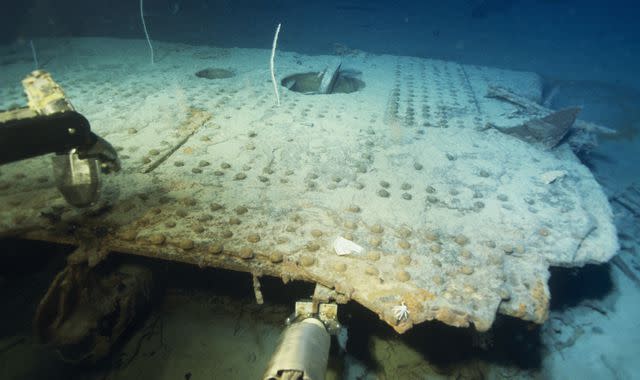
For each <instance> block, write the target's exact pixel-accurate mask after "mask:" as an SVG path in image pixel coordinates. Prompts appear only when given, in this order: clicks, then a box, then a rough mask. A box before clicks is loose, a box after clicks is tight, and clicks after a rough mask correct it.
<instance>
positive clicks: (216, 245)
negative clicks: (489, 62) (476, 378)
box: [0, 40, 617, 332]
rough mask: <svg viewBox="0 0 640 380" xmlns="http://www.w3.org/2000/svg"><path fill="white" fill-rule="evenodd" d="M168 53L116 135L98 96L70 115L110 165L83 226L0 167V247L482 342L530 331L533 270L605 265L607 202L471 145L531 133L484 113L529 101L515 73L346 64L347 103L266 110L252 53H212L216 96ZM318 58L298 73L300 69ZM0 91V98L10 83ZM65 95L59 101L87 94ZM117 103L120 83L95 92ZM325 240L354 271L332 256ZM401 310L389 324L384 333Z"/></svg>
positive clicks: (593, 189) (420, 63) (488, 147)
mask: <svg viewBox="0 0 640 380" xmlns="http://www.w3.org/2000/svg"><path fill="white" fill-rule="evenodd" d="M79 43H80V42H78V41H76V40H70V42H69V44H70V45H69V48H70V49H73V48H75V47H74V46H76V45H77V44H79ZM117 43H121V44H125V43H127V42H126V41H119V42H113V44H117ZM184 49H187V48H186V47H185V48H183V49H181V50H180V51H179V52H172V51H170V50H169V51H168V53H167V56H166V57H165V58H164V61H163V63H160V62H158V64H159V65H162V64H166V65H168V66H167V67H166V70H167V72H171V75H176V76H179V77H181V78H184V82H181V83H180V85H176V86H174V87H171V86H164V87H160V88H158V86H157V85H156V84H155V82H154V81H157V80H158V79H157V76H155V73H154V75H149V76H148V77H146V76H144V75H142V76H141V75H137V76H135V81H136V82H135V85H134V87H135V88H140V87H141V86H142V87H144V85H146V86H150V88H155V89H157V91H156V93H155V96H146V95H144V96H143V95H139V96H140V101H138V102H131V101H130V99H128V98H127V97H118V96H114V97H113V101H112V104H111V106H112V107H113V109H117V110H119V112H120V113H121V118H118V119H114V118H113V115H110V114H105V113H104V112H103V110H104V107H103V105H101V104H99V103H98V101H99V100H100V97H98V96H96V97H85V98H78V99H74V101H75V103H76V104H78V107H79V108H82V109H84V110H86V112H84V113H85V114H86V116H87V118H89V120H90V121H91V123H92V125H93V126H95V128H96V130H97V131H98V132H100V133H102V134H105V135H108V137H109V139H110V141H111V142H112V143H113V145H114V146H116V147H117V148H118V149H119V154H120V155H121V158H122V161H123V165H122V166H123V172H122V173H121V174H119V175H117V176H114V177H113V178H109V180H108V181H105V183H104V188H103V194H102V198H103V203H102V204H100V205H99V206H100V207H99V208H98V209H97V210H78V209H74V208H71V207H69V206H68V205H66V204H65V202H64V200H63V199H62V198H61V197H60V195H59V194H58V193H57V192H56V190H55V186H54V184H53V183H52V181H51V179H50V177H49V175H50V166H49V163H48V161H47V160H40V159H34V160H29V161H24V162H18V163H15V164H10V165H6V166H3V167H2V168H0V204H1V205H2V206H0V234H1V235H11V234H13V235H17V236H21V237H24V238H30V239H41V240H46V241H51V242H60V243H66V244H74V245H84V244H86V243H87V242H97V243H99V244H98V245H99V246H100V247H101V248H103V249H106V250H112V251H117V252H126V253H130V254H134V255H142V256H148V257H152V258H154V259H161V260H170V261H179V262H186V263H191V264H194V265H199V266H210V267H218V268H225V269H231V270H239V271H245V272H249V273H252V274H253V276H254V277H255V278H258V277H260V276H264V275H270V276H276V277H280V278H282V279H283V281H290V280H303V281H308V282H313V283H317V284H320V285H323V286H324V287H326V288H328V289H332V291H334V292H335V293H336V294H340V295H341V298H340V299H342V300H344V301H346V300H348V299H352V300H354V301H356V302H358V303H360V304H362V305H363V306H365V307H366V308H368V309H370V310H372V311H373V312H374V313H377V314H378V315H379V316H380V318H381V319H383V320H384V321H386V322H387V323H388V324H389V325H390V326H392V327H393V328H394V329H395V330H396V331H398V332H404V331H406V330H408V329H410V328H411V327H412V326H413V325H414V324H418V323H421V322H424V321H429V320H439V321H442V322H444V323H446V324H449V325H452V326H469V325H473V326H474V327H475V328H476V329H477V330H480V331H486V330H488V329H489V328H490V327H491V325H492V323H493V321H494V319H495V316H496V313H502V314H506V315H511V316H514V317H517V318H521V319H524V320H528V321H533V322H536V323H542V322H544V320H545V319H546V317H547V314H548V310H549V296H550V295H549V289H548V286H547V280H548V277H549V271H548V268H549V266H552V265H559V266H580V265H584V264H585V263H595V262H604V261H607V260H609V258H610V257H611V256H612V255H613V254H614V253H615V252H616V249H617V240H616V231H615V228H614V226H613V223H612V220H611V210H610V208H609V204H608V202H607V198H606V197H605V195H604V194H603V192H602V190H601V189H600V186H599V185H598V184H597V182H596V181H595V180H594V179H593V176H592V175H591V173H590V172H589V170H588V169H587V168H586V167H584V166H583V165H582V164H581V163H580V162H579V160H578V159H577V158H576V157H575V155H574V154H573V152H572V151H571V149H570V148H569V147H568V146H567V144H563V143H561V144H560V145H558V146H556V147H555V148H554V149H552V150H545V149H540V148H539V147H537V146H534V145H531V144H528V143H526V142H522V141H519V140H517V139H514V138H513V137H511V136H507V135H505V134H503V133H501V132H499V131H497V130H495V129H485V128H484V126H485V125H486V123H487V122H491V123H494V124H496V125H501V126H505V127H508V126H510V125H511V126H516V125H519V124H522V123H525V122H526V121H527V120H529V119H531V117H532V116H531V114H530V113H528V112H521V111H522V107H519V106H517V105H515V104H513V103H511V102H507V101H504V100H503V99H496V98H487V97H485V96H484V95H485V94H486V93H487V92H488V90H489V88H490V87H491V86H501V87H503V88H508V89H510V91H511V92H512V93H513V92H514V91H515V90H514V89H524V90H522V91H524V93H522V94H521V96H522V97H525V98H527V99H533V98H536V97H537V98H540V89H541V80H540V78H539V77H538V76H537V75H535V74H532V73H519V72H512V71H506V70H498V69H493V68H486V67H479V66H465V65H460V64H457V63H454V62H445V61H438V60H431V59H421V58H410V57H390V56H373V55H358V56H355V57H350V60H349V65H350V66H351V67H355V68H357V69H358V70H360V71H361V72H362V73H363V75H362V78H363V81H366V86H362V87H361V88H359V89H358V91H356V92H353V93H350V94H340V95H335V94H334V95H325V96H305V95H303V94H300V93H295V92H291V91H285V92H284V94H283V98H282V105H281V107H280V108H279V109H277V110H274V109H273V107H272V103H273V102H272V99H271V96H272V91H271V90H272V89H271V88H270V87H269V86H270V85H271V84H270V83H269V82H267V81H265V80H263V79H264V78H263V75H262V74H261V73H262V72H263V71H264V70H263V67H262V66H261V64H260V62H262V61H263V60H262V58H261V57H262V56H263V54H264V52H263V51H260V50H251V49H233V50H229V51H228V55H225V60H226V61H225V62H226V63H227V65H228V66H229V67H233V66H234V65H237V66H238V67H234V71H235V72H236V77H235V78H234V79H233V80H220V81H204V80H202V79H200V78H198V77H196V76H194V75H193V72H192V70H193V69H192V68H193V67H196V66H197V65H196V64H195V63H194V64H193V65H189V64H184V59H185V56H187V57H188V54H187V53H186V52H185V50H184ZM109 53H111V52H105V54H109ZM114 54H115V53H114ZM59 59H60V60H62V61H61V64H64V59H65V58H64V57H60V58H59ZM333 59H334V57H313V60H314V65H313V66H315V67H318V66H327V65H329V64H330V63H331V62H332V60H333ZM298 61H299V56H297V55H294V54H293V53H286V52H282V53H281V57H280V58H279V62H280V67H279V71H280V72H281V73H283V74H286V73H289V74H294V73H296V72H300V70H301V68H300V65H299V64H298V63H297V62H298ZM176 62H180V64H176ZM94 64H95V65H96V68H99V67H101V62H99V61H96V62H95V63H94ZM86 65H87V67H91V65H92V63H91V62H87V63H86ZM240 65H242V67H240ZM302 70H303V71H304V70H306V71H310V70H311V67H307V68H303V69H302ZM6 75H8V74H6V73H5V72H4V71H3V72H0V79H2V80H3V81H8V80H15V78H6V77H5V76H6ZM158 75H162V74H158ZM372 78H375V80H374V79H372ZM75 83H76V87H75V88H74V90H76V91H77V92H78V93H84V92H87V93H94V92H95V91H94V90H95V88H94V87H98V88H100V87H101V84H100V83H96V84H94V83H84V82H82V81H76V82H75ZM129 86H130V83H129V82H128V81H126V80H122V81H117V82H113V83H111V84H110V87H109V89H107V90H108V91H114V92H117V93H128V92H130V91H131V88H130V87H129ZM105 91H106V90H105ZM136 96H138V95H136ZM7 99H9V100H8V101H10V100H11V99H10V98H7ZM140 110H144V111H145V112H140ZM180 110H182V111H180ZM518 110H520V112H519V111H518ZM505 115H507V116H505ZM544 116H545V114H539V115H538V116H537V117H544ZM309 121H312V122H313V124H312V128H311V127H309V125H310V124H309ZM579 124H580V123H579V121H576V123H575V127H579ZM203 161H206V162H207V163H208V164H207V165H201V162H203ZM194 169H197V170H194ZM549 171H566V172H567V173H569V174H568V175H566V176H565V177H563V178H562V181H558V180H556V181H555V182H551V183H548V184H546V183H544V182H543V181H541V180H540V175H541V174H543V173H546V172H549ZM381 194H382V195H381ZM48 215H55V217H47V216H48ZM336 236H341V237H343V238H344V239H346V240H349V241H351V242H357V244H358V245H359V246H361V247H362V249H363V251H362V253H359V254H357V255H356V254H349V255H342V256H340V255H337V254H336V251H335V249H334V246H333V245H334V241H335V237H336ZM402 303H404V305H405V306H406V308H407V309H406V310H407V311H409V313H407V314H406V318H405V319H403V320H401V321H398V318H397V315H396V313H395V312H394V308H395V307H396V306H398V305H402ZM396 311H397V309H396ZM404 315H405V314H403V316H404Z"/></svg>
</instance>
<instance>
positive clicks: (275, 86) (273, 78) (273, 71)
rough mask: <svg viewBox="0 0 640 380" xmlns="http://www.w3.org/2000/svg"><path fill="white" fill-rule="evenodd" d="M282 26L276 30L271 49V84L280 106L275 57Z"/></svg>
mask: <svg viewBox="0 0 640 380" xmlns="http://www.w3.org/2000/svg"><path fill="white" fill-rule="evenodd" d="M280 25H282V24H278V27H277V28H276V35H275V36H273V46H272V47H271V82H273V91H274V92H275V93H276V102H277V104H278V106H279V105H280V93H279V92H278V84H277V83H276V69H275V62H274V60H275V57H276V45H277V44H278V34H279V33H280Z"/></svg>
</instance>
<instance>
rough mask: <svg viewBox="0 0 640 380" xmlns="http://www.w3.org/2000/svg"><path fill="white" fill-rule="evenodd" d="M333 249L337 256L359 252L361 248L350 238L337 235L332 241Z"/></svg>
mask: <svg viewBox="0 0 640 380" xmlns="http://www.w3.org/2000/svg"><path fill="white" fill-rule="evenodd" d="M333 249H334V250H335V251H336V253H337V254H338V256H344V255H348V254H350V253H361V252H362V250H363V248H362V247H361V246H359V245H358V244H356V243H354V242H352V241H351V240H348V239H345V238H343V237H342V236H338V237H337V238H336V240H334V242H333Z"/></svg>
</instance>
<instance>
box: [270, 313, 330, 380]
mask: <svg viewBox="0 0 640 380" xmlns="http://www.w3.org/2000/svg"><path fill="white" fill-rule="evenodd" d="M337 313H338V305H336V304H335V303H319V302H317V301H299V302H296V307H295V312H294V313H293V315H292V316H291V317H289V318H287V321H286V325H287V327H286V329H285V330H284V332H283V333H282V336H281V338H280V343H279V344H278V347H277V348H276V351H275V352H274V354H273V355H272V356H271V360H270V362H269V365H268V367H267V370H266V372H265V374H264V376H263V379H264V380H322V379H324V378H325V374H326V371H327V363H328V361H329V348H330V346H331V335H335V334H337V333H338V332H339V331H340V329H341V328H342V327H341V326H340V323H339V322H338V319H337Z"/></svg>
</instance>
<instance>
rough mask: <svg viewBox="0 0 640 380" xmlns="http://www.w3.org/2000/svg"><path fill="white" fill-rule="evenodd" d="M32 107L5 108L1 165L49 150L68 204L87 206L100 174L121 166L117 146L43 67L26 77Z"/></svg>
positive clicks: (0, 119) (0, 115)
mask: <svg viewBox="0 0 640 380" xmlns="http://www.w3.org/2000/svg"><path fill="white" fill-rule="evenodd" d="M22 85H23V87H24V90H25V93H26V94H27V98H28V107H24V108H19V109H13V110H9V111H3V112H0V165H2V164H6V163H9V162H13V161H18V160H22V159H26V158H31V157H36V156H40V155H43V154H47V153H56V155H55V156H54V157H53V173H54V177H55V180H56V185H57V187H58V189H59V190H60V192H61V193H62V195H63V196H64V198H65V199H66V200H67V202H68V203H70V204H72V205H74V206H77V207H86V206H89V205H91V204H93V203H94V202H95V201H97V199H98V196H99V188H100V178H99V172H102V173H110V172H114V171H118V170H120V162H119V160H118V155H117V153H116V151H115V149H113V147H112V146H111V145H110V144H109V143H108V142H107V141H106V140H104V139H102V138H101V137H100V136H98V135H96V134H95V133H93V132H91V127H90V125H89V121H88V120H87V119H86V118H85V117H84V116H82V115H81V114H80V113H78V112H76V111H75V109H74V108H73V106H72V105H71V103H70V102H69V101H68V100H67V98H66V96H65V94H64V92H63V91H62V88H61V87H60V86H59V85H58V84H57V83H56V82H55V81H54V80H53V78H52V77H51V75H50V74H49V73H47V72H45V71H42V70H36V71H34V72H32V73H31V74H29V75H28V76H27V77H26V78H25V79H24V80H23V81H22Z"/></svg>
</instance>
